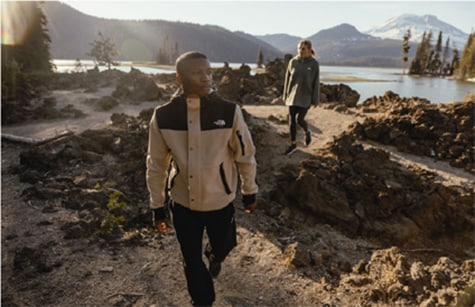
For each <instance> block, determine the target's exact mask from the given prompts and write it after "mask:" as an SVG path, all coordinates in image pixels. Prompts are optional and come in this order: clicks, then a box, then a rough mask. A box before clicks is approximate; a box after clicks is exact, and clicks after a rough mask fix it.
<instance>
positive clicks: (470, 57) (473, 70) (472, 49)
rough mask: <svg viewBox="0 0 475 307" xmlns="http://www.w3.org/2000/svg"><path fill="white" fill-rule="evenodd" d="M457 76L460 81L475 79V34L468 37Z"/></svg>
mask: <svg viewBox="0 0 475 307" xmlns="http://www.w3.org/2000/svg"><path fill="white" fill-rule="evenodd" d="M456 74H457V76H458V78H459V79H468V78H474V77H475V33H471V34H470V35H469V36H468V40H467V44H466V45H465V48H464V50H463V53H462V57H461V58H460V67H459V69H458V71H457V73H456Z"/></svg>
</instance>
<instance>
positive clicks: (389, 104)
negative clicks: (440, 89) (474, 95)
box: [353, 93, 475, 174]
mask: <svg viewBox="0 0 475 307" xmlns="http://www.w3.org/2000/svg"><path fill="white" fill-rule="evenodd" d="M391 96H392V98H391V97H389V93H387V94H386V95H385V96H384V97H382V98H381V99H377V100H375V101H371V102H369V101H366V102H365V104H363V106H361V108H363V109H365V110H366V109H367V108H372V109H377V110H379V111H381V108H384V109H385V110H386V113H385V115H384V116H383V117H382V118H379V119H375V118H369V119H367V120H366V121H365V122H363V123H362V124H357V125H356V126H355V128H354V130H353V131H354V133H355V134H356V135H358V136H359V137H361V138H363V139H369V140H372V141H375V142H378V143H381V144H385V145H393V146H396V147H397V149H398V150H399V151H401V152H407V153H412V154H415V155H419V156H428V157H433V158H434V159H438V160H442V161H448V162H450V164H451V165H452V166H454V167H458V168H463V169H465V170H466V171H468V172H471V173H472V174H475V157H474V154H473V153H474V150H475V145H474V143H473V135H474V132H475V126H474V123H475V102H474V101H467V102H460V103H449V104H430V103H427V102H426V101H423V100H422V101H420V100H417V99H413V98H411V99H399V96H397V95H391ZM390 99H393V100H390Z"/></svg>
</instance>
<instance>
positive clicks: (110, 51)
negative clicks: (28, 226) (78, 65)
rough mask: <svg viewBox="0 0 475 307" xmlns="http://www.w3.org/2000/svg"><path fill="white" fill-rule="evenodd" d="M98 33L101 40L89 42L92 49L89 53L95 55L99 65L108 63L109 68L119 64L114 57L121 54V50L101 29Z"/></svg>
mask: <svg viewBox="0 0 475 307" xmlns="http://www.w3.org/2000/svg"><path fill="white" fill-rule="evenodd" d="M98 35H99V40H95V41H94V42H92V43H89V45H90V46H91V51H89V52H88V53H87V55H88V56H91V57H93V58H94V60H95V62H96V64H98V65H99V66H102V65H107V68H108V69H111V66H112V65H118V64H117V62H115V61H114V59H113V58H114V57H116V56H118V55H119V51H118V50H117V48H116V46H115V44H114V43H113V42H112V41H111V39H110V38H106V37H104V35H103V34H102V33H101V32H100V31H99V32H98Z"/></svg>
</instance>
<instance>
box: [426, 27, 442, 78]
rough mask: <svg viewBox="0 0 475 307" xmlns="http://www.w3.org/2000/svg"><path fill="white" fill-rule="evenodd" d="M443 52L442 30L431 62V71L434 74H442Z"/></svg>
mask: <svg viewBox="0 0 475 307" xmlns="http://www.w3.org/2000/svg"><path fill="white" fill-rule="evenodd" d="M441 52H442V31H439V36H438V38H437V43H436V44H435V50H434V51H433V54H434V57H433V58H432V60H431V63H430V69H429V70H430V73H431V74H433V75H438V76H439V75H440V74H441V68H442V61H441Z"/></svg>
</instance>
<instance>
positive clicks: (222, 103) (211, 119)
mask: <svg viewBox="0 0 475 307" xmlns="http://www.w3.org/2000/svg"><path fill="white" fill-rule="evenodd" d="M235 112H236V104H235V103H234V102H231V101H227V100H224V99H223V98H221V97H219V96H218V95H217V94H215V93H213V94H211V95H209V96H208V97H207V98H206V99H203V101H202V102H201V114H200V115H201V130H202V131H204V130H213V129H223V128H228V129H229V128H232V126H233V121H234V114H235Z"/></svg>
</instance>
